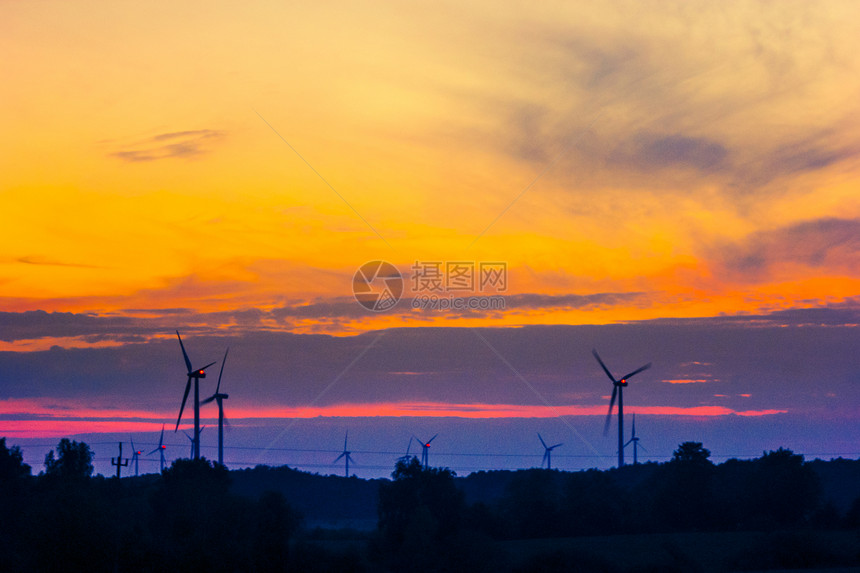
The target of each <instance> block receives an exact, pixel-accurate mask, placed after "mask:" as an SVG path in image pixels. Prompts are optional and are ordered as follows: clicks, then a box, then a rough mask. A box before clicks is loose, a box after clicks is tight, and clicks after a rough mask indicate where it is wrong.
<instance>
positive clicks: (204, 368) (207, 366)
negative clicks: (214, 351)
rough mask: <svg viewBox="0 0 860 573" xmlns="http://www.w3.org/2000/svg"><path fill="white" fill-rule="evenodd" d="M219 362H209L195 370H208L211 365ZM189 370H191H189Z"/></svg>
mask: <svg viewBox="0 0 860 573" xmlns="http://www.w3.org/2000/svg"><path fill="white" fill-rule="evenodd" d="M217 363H218V361H217V360H216V361H215V362H210V363H209V364H207V365H206V366H204V367H203V368H198V369H197V370H195V371H194V372H199V371H200V370H206V369H207V368H209V367H210V366H212V365H213V364H217ZM188 372H191V370H189V371H188Z"/></svg>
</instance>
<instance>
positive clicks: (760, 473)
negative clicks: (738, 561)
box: [749, 448, 819, 526]
mask: <svg viewBox="0 0 860 573" xmlns="http://www.w3.org/2000/svg"><path fill="white" fill-rule="evenodd" d="M753 465H754V471H753V479H752V483H750V484H749V487H750V488H751V489H752V492H751V493H752V496H751V498H750V499H751V503H752V504H753V508H754V509H755V510H756V513H757V514H758V515H759V516H760V517H761V518H762V519H768V520H772V521H773V522H775V523H776V524H778V525H780V526H786V525H797V524H799V523H801V522H802V521H803V520H804V519H805V518H807V517H808V516H809V514H810V513H811V512H812V510H813V509H814V508H815V506H816V505H817V503H818V496H819V483H818V476H817V475H816V474H815V472H814V471H813V470H812V468H810V467H809V466H808V465H806V464H804V463H803V456H802V455H799V454H795V453H794V452H792V451H791V450H788V449H783V448H779V449H778V450H776V451H771V452H767V453H765V454H764V455H762V457H760V458H759V459H757V460H755V462H754V464H753ZM768 525H769V524H768Z"/></svg>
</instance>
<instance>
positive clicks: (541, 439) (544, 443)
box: [538, 432, 546, 447]
mask: <svg viewBox="0 0 860 573" xmlns="http://www.w3.org/2000/svg"><path fill="white" fill-rule="evenodd" d="M538 440H540V443H541V445H542V446H543V447H546V442H544V441H543V438H542V437H541V435H540V432H538Z"/></svg>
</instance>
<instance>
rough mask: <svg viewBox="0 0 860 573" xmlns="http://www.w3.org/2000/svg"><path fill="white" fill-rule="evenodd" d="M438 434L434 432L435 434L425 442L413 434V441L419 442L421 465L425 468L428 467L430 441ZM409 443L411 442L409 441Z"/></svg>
mask: <svg viewBox="0 0 860 573" xmlns="http://www.w3.org/2000/svg"><path fill="white" fill-rule="evenodd" d="M438 435H439V434H436V435H435V436H433V437H432V438H430V439H429V440H427V441H426V442H424V441H421V440H419V439H418V438H417V437H415V436H413V437H414V438H415V441H416V442H418V443H419V444H421V465H422V466H424V467H425V468H428V467H430V442H432V441H433V440H435V439H436V436H438ZM410 444H411V442H410Z"/></svg>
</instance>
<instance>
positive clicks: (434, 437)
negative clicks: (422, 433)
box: [427, 434, 439, 446]
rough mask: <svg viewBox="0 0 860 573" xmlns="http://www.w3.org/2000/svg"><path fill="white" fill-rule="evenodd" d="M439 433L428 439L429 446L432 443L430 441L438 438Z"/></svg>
mask: <svg viewBox="0 0 860 573" xmlns="http://www.w3.org/2000/svg"><path fill="white" fill-rule="evenodd" d="M438 435H439V434H436V435H434V436H433V437H432V438H430V439H429V440H427V445H428V446H429V445H430V442H432V441H433V440H435V439H436V436H438Z"/></svg>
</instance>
